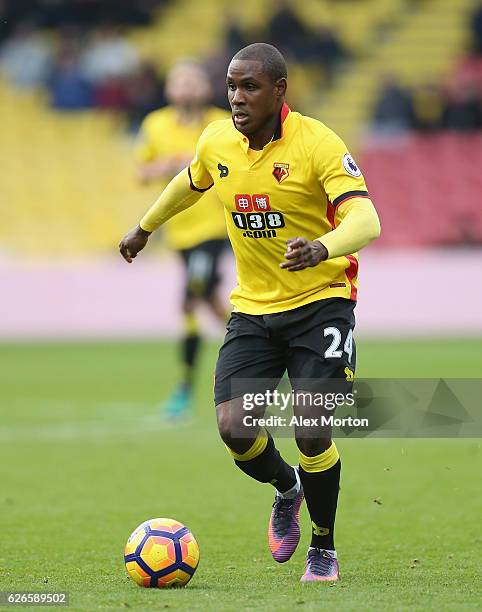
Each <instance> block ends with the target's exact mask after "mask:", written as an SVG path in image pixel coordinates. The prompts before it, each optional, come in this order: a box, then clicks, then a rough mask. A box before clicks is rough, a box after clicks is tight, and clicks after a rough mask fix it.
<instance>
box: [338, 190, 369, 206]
mask: <svg viewBox="0 0 482 612" xmlns="http://www.w3.org/2000/svg"><path fill="white" fill-rule="evenodd" d="M356 197H360V198H369V197H370V196H369V195H368V191H347V192H346V193H342V194H341V195H340V196H338V197H337V198H335V199H334V200H333V202H332V205H333V206H334V207H335V208H336V207H337V206H338V205H339V204H341V203H342V202H344V201H345V200H349V199H350V198H356Z"/></svg>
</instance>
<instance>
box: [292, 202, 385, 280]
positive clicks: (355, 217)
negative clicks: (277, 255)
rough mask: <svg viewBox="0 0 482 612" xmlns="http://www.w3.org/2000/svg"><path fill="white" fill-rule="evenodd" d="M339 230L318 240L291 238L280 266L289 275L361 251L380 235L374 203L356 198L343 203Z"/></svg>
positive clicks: (338, 212)
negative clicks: (284, 258) (288, 272)
mask: <svg viewBox="0 0 482 612" xmlns="http://www.w3.org/2000/svg"><path fill="white" fill-rule="evenodd" d="M336 218H337V219H339V224H338V225H337V227H336V229H334V230H333V231H331V232H328V234H325V235H324V236H321V237H320V238H316V239H315V240H308V238H292V239H290V240H287V251H286V253H285V257H286V259H287V260H288V261H286V262H284V263H282V264H281V267H282V268H284V269H286V270H289V271H290V272H297V271H298V270H304V269H305V268H309V267H313V266H316V265H318V264H319V263H320V262H322V261H325V260H327V259H332V258H334V257H341V256H342V255H350V254H351V253H355V252H356V251H360V250H361V249H363V248H364V247H366V246H367V245H368V244H370V242H372V241H373V240H375V239H376V238H378V237H379V236H380V231H381V230H380V220H379V218H378V214H377V211H376V210H375V207H374V206H373V204H372V202H371V200H369V199H368V198H363V199H362V198H353V199H351V200H348V201H347V202H344V203H343V204H340V206H339V207H338V209H337V215H336Z"/></svg>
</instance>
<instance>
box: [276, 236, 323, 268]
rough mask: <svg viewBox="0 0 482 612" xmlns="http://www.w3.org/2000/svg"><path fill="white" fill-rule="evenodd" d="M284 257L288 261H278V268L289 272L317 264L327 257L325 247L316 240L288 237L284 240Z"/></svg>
mask: <svg viewBox="0 0 482 612" xmlns="http://www.w3.org/2000/svg"><path fill="white" fill-rule="evenodd" d="M286 245H287V249H286V253H285V257H286V259H287V260H288V261H285V262H283V263H280V268H283V269H284V270H288V271H289V272H298V270H304V269H305V268H311V267H313V266H317V265H318V264H319V263H320V261H325V259H327V258H328V251H327V250H326V247H325V246H323V245H322V244H321V242H319V241H318V240H308V239H307V238H290V239H289V240H287V241H286Z"/></svg>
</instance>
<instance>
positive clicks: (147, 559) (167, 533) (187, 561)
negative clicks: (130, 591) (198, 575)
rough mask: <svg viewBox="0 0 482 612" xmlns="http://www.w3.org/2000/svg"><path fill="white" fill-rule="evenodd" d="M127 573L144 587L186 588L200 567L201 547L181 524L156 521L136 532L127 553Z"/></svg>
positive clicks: (170, 520)
mask: <svg viewBox="0 0 482 612" xmlns="http://www.w3.org/2000/svg"><path fill="white" fill-rule="evenodd" d="M124 561H125V564H126V568H127V573H128V574H129V576H130V577H131V578H132V580H134V582H136V583H137V584H138V585H140V586H143V587H154V588H155V587H157V588H160V589H162V588H165V587H182V586H186V584H187V583H188V582H189V581H190V580H191V578H192V577H193V575H194V572H195V571H196V568H197V566H198V563H199V546H198V544H197V542H196V540H195V539H194V536H193V535H192V533H191V532H190V531H189V529H188V528H187V527H185V526H184V525H183V524H182V523H179V521H175V520H174V519H169V518H156V519H151V520H150V521H145V522H144V523H142V524H141V525H139V527H137V529H135V530H134V532H133V533H132V535H131V536H130V538H129V539H128V540H127V544H126V547H125V550H124Z"/></svg>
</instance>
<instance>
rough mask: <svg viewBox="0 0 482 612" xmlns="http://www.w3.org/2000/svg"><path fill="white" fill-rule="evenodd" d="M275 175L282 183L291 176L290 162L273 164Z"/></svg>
mask: <svg viewBox="0 0 482 612" xmlns="http://www.w3.org/2000/svg"><path fill="white" fill-rule="evenodd" d="M273 165H274V169H273V176H274V178H275V179H276V180H277V181H278V183H282V182H283V181H284V180H285V178H287V177H288V176H289V174H290V173H289V167H290V165H289V164H273Z"/></svg>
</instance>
